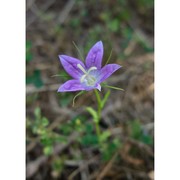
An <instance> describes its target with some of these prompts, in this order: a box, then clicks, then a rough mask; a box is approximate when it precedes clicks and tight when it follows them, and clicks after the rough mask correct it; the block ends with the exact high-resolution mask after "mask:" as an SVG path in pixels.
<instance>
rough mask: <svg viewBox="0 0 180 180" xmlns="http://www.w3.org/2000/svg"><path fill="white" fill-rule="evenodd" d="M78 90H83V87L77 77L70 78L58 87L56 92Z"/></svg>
mask: <svg viewBox="0 0 180 180" xmlns="http://www.w3.org/2000/svg"><path fill="white" fill-rule="evenodd" d="M80 90H85V89H84V87H82V85H81V83H80V81H79V80H77V79H72V80H69V81H66V82H65V83H64V84H62V85H61V86H60V87H59V89H58V92H67V91H80Z"/></svg>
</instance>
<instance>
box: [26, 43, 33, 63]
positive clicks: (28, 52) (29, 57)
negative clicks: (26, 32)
mask: <svg viewBox="0 0 180 180" xmlns="http://www.w3.org/2000/svg"><path fill="white" fill-rule="evenodd" d="M31 48H32V43H31V41H26V61H27V62H30V61H31V60H32V58H33V55H32V53H31Z"/></svg>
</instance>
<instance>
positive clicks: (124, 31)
mask: <svg viewBox="0 0 180 180" xmlns="http://www.w3.org/2000/svg"><path fill="white" fill-rule="evenodd" d="M99 40H102V42H103V45H104V57H103V64H105V63H106V61H107V59H108V57H109V55H110V53H111V50H112V56H111V59H110V62H109V63H117V64H120V65H121V66H123V67H122V68H121V69H120V70H118V71H117V72H116V73H114V74H113V75H112V76H111V77H110V78H109V79H108V80H107V82H108V84H109V85H112V86H117V87H120V88H123V89H124V90H125V91H118V90H111V94H110V96H109V99H108V101H107V104H106V106H105V108H104V110H103V112H102V119H101V124H100V128H101V131H102V132H106V130H109V131H110V132H111V135H110V136H108V137H105V139H106V143H105V144H104V146H103V147H101V148H98V142H97V137H96V136H95V132H94V126H93V123H92V117H91V116H90V115H89V114H88V112H86V111H85V107H86V106H92V107H93V108H96V105H97V104H96V100H95V96H94V94H93V91H90V92H88V93H86V94H84V95H82V96H79V97H78V98H77V99H76V103H75V107H72V101H73V97H74V96H75V95H76V94H77V92H73V93H57V89H58V87H59V86H60V85H61V84H62V83H64V82H65V81H66V80H67V79H69V77H67V76H66V73H65V71H64V69H63V68H62V66H61V64H60V61H59V59H58V55H59V54H66V55H69V56H73V57H76V58H80V57H79V54H78V51H77V49H76V48H75V46H74V45H73V42H75V43H76V45H77V46H78V48H79V49H80V51H81V53H82V55H83V56H84V57H86V54H87V52H88V51H89V49H90V48H91V47H92V46H93V45H94V44H95V43H96V42H97V41H99ZM106 92H107V89H106V88H103V89H102V95H103V94H105V93H106ZM26 118H27V119H26V153H27V154H26V161H27V162H26V163H27V169H26V171H27V172H26V174H27V175H26V176H27V179H28V180H51V179H52V180H56V179H59V180H63V179H75V180H76V179H77V180H78V179H80V180H81V179H82V180H86V179H88V180H89V179H105V180H106V179H107V180H108V179H109V180H112V179H113V180H116V179H117V180H118V179H120V180H121V179H122V180H123V179H125V180H126V179H127V180H134V179H145V180H148V179H150V180H151V179H154V141H153V138H154V1H153V0H137V1H134V0H111V1H109V0H92V1H83V0H61V1H60V0H27V1H26ZM105 136H106V135H105Z"/></svg>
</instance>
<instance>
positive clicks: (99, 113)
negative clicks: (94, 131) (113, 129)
mask: <svg viewBox="0 0 180 180" xmlns="http://www.w3.org/2000/svg"><path fill="white" fill-rule="evenodd" d="M95 95H96V99H97V103H98V121H100V119H101V110H102V109H101V97H100V95H99V92H98V91H97V90H96V89H95Z"/></svg>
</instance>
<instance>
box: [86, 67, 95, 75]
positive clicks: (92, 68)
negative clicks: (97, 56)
mask: <svg viewBox="0 0 180 180" xmlns="http://www.w3.org/2000/svg"><path fill="white" fill-rule="evenodd" d="M96 69H97V67H95V66H93V67H91V68H89V69H88V72H87V73H88V74H89V73H90V72H91V71H93V70H96Z"/></svg>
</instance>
